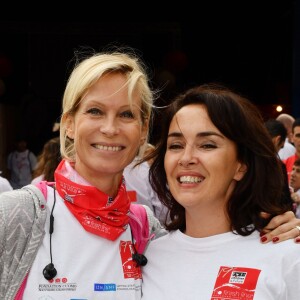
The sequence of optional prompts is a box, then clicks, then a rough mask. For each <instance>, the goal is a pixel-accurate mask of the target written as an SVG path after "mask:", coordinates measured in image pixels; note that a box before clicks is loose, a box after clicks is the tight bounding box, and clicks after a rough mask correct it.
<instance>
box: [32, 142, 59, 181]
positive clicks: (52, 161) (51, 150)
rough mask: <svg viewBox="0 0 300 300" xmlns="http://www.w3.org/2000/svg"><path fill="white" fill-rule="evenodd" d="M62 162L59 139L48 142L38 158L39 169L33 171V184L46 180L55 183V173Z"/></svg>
mask: <svg viewBox="0 0 300 300" xmlns="http://www.w3.org/2000/svg"><path fill="white" fill-rule="evenodd" d="M60 161H61V155H60V141H59V137H54V138H52V139H50V140H48V141H47V142H46V143H45V144H44V147H43V150H42V153H41V154H40V155H39V156H38V164H37V168H36V169H35V170H34V171H33V180H32V182H31V183H32V184H36V183H38V182H39V181H42V180H46V181H50V182H53V181H54V171H55V169H56V168H57V166H58V164H59V163H60Z"/></svg>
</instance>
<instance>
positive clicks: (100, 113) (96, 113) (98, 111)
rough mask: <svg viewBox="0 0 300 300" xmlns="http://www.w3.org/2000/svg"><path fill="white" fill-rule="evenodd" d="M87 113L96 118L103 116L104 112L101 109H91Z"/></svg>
mask: <svg viewBox="0 0 300 300" xmlns="http://www.w3.org/2000/svg"><path fill="white" fill-rule="evenodd" d="M87 113H88V114H91V115H95V116H96V115H102V114H103V112H102V110H100V109H99V108H90V109H88V110H87Z"/></svg>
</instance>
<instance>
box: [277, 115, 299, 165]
mask: <svg viewBox="0 0 300 300" xmlns="http://www.w3.org/2000/svg"><path fill="white" fill-rule="evenodd" d="M276 120H278V121H280V122H281V123H282V124H283V126H284V127H285V129H286V131H287V136H286V138H285V141H284V145H283V147H282V148H281V149H279V152H278V154H279V157H280V158H281V159H282V160H284V159H286V158H288V157H289V156H291V155H293V154H294V153H295V152H296V149H295V147H294V145H293V140H292V136H293V133H292V127H293V123H294V121H295V118H294V117H293V116H291V115H289V114H280V115H278V116H277V118H276Z"/></svg>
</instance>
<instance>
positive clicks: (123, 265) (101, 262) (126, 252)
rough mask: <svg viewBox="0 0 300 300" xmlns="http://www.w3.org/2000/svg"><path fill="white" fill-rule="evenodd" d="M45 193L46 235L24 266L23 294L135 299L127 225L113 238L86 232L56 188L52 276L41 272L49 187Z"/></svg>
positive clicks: (46, 254)
mask: <svg viewBox="0 0 300 300" xmlns="http://www.w3.org/2000/svg"><path fill="white" fill-rule="evenodd" d="M47 193H48V197H47V206H48V207H47V209H48V210H49V214H48V217H47V220H46V224H45V231H46V235H45V237H44V239H43V242H42V245H41V247H40V249H39V251H38V254H37V257H36V258H35V260H34V263H33V266H32V268H31V270H30V273H29V277H28V281H27V285H26V289H25V292H24V296H23V300H41V299H47V300H50V299H51V300H52V299H53V300H54V299H55V300H69V299H87V300H97V299H101V300H108V299H118V300H138V299H140V298H141V278H140V277H139V276H137V274H136V273H135V270H136V269H135V268H133V267H132V266H133V264H135V262H133V261H132V257H131V256H132V251H133V249H132V247H131V232H130V228H129V226H128V228H127V230H126V231H125V232H124V233H123V234H121V236H120V237H118V238H117V240H115V241H110V240H107V239H105V238H102V237H99V236H97V235H95V234H92V233H89V232H87V231H86V230H85V229H84V228H83V227H82V226H81V225H80V223H79V222H78V221H77V219H76V218H75V217H74V216H73V214H72V213H71V212H70V211H69V210H68V208H67V206H66V205H65V204H64V202H63V200H62V198H61V197H60V196H59V195H58V193H56V204H55V208H54V211H53V215H54V232H53V234H52V248H51V249H52V259H53V264H54V266H55V268H56V270H57V276H56V277H55V278H54V279H53V280H51V281H48V280H46V279H45V278H44V276H43V269H44V267H45V266H46V265H48V264H49V263H50V236H49V218H50V217H49V215H50V212H51V210H52V207H53V202H54V196H53V195H54V194H53V193H54V189H53V188H51V187H48V190H47ZM135 277H136V278H137V279H135Z"/></svg>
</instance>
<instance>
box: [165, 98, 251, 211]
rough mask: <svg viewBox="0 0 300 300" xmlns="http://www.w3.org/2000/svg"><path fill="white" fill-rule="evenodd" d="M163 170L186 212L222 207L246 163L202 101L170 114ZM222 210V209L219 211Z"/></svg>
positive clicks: (215, 209) (173, 192) (177, 199)
mask: <svg viewBox="0 0 300 300" xmlns="http://www.w3.org/2000/svg"><path fill="white" fill-rule="evenodd" d="M164 165H165V170H166V175H167V181H168V185H169V188H170V191H171V193H172V194H173V196H174V198H175V199H176V201H177V202H179V203H180V204H181V205H182V206H183V207H184V208H185V209H186V212H187V213H188V214H195V213H196V214H198V216H199V215H200V213H201V214H202V215H203V214H205V213H206V214H207V213H208V212H211V211H214V212H215V215H218V211H220V210H222V212H223V211H224V205H225V203H226V202H227V200H228V198H229V196H230V195H231V193H232V191H233V189H234V187H235V184H236V181H239V180H241V179H242V178H243V175H244V173H245V167H244V166H243V165H242V164H241V163H240V162H239V161H238V160H237V148H236V145H235V143H234V142H233V141H231V140H229V139H228V138H226V137H225V136H224V135H223V134H222V133H221V132H220V131H219V130H218V129H217V128H216V127H215V125H214V124H213V123H212V122H211V120H210V118H209V116H208V114H207V111H206V109H205V107H204V106H203V105H198V104H190V105H187V106H185V107H183V108H181V109H180V110H179V111H178V112H177V113H176V115H175V116H174V117H173V119H172V121H171V124H170V127H169V134H168V141H167V150H166V154H165V162H164ZM222 214H223V213H222Z"/></svg>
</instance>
